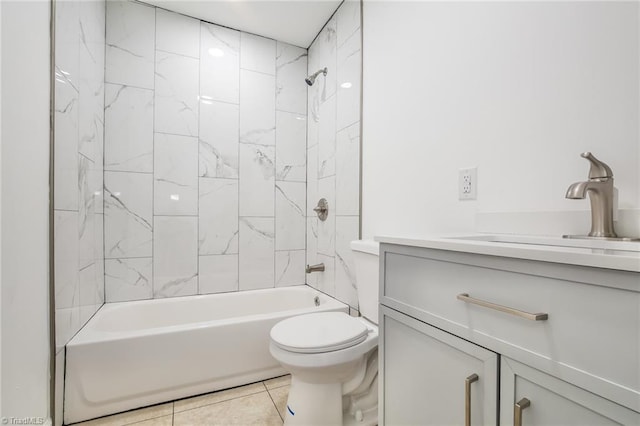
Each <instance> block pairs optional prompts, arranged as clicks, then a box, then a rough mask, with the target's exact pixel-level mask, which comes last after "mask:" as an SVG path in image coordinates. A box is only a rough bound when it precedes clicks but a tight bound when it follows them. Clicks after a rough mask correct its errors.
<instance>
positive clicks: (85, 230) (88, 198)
mask: <svg viewBox="0 0 640 426" xmlns="http://www.w3.org/2000/svg"><path fill="white" fill-rule="evenodd" d="M78 157H79V163H78V188H79V191H80V192H79V197H78V198H79V201H80V202H79V206H78V250H79V258H78V259H79V264H78V267H79V268H80V269H84V268H85V267H86V266H88V265H89V264H92V263H94V261H95V252H94V248H95V226H94V218H95V193H94V191H92V190H91V188H90V186H91V185H90V183H89V182H90V175H89V169H90V168H91V166H92V162H91V161H90V160H89V159H87V158H86V157H85V156H83V155H78Z"/></svg>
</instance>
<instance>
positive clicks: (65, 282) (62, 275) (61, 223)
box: [53, 210, 79, 309]
mask: <svg viewBox="0 0 640 426" xmlns="http://www.w3.org/2000/svg"><path fill="white" fill-rule="evenodd" d="M53 219H54V222H53V226H54V236H55V238H54V253H53V258H54V262H55V301H56V309H63V308H72V307H74V306H78V303H79V300H78V297H79V288H78V270H79V266H78V265H79V262H78V254H79V252H78V241H79V240H78V212H70V211H62V210H55V211H54V216H53Z"/></svg>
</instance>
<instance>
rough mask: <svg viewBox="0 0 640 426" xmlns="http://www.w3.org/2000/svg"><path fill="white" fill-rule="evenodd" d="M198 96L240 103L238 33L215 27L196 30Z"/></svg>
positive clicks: (209, 25) (210, 25) (211, 25)
mask: <svg viewBox="0 0 640 426" xmlns="http://www.w3.org/2000/svg"><path fill="white" fill-rule="evenodd" d="M200 97H201V99H204V100H216V101H224V102H231V103H235V104H237V103H238V102H240V32H239V31H236V30H232V29H229V28H224V27H220V26H218V25H213V24H208V23H206V22H202V23H201V27H200Z"/></svg>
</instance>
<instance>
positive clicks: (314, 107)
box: [307, 50, 322, 146]
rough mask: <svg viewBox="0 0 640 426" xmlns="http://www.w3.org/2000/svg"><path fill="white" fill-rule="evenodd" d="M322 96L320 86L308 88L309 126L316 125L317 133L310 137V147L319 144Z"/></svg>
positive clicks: (315, 85)
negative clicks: (318, 124)
mask: <svg viewBox="0 0 640 426" xmlns="http://www.w3.org/2000/svg"><path fill="white" fill-rule="evenodd" d="M310 51H311V50H310ZM321 95H322V90H321V87H320V84H314V85H313V86H310V87H308V88H307V116H308V118H309V124H310V125H311V124H315V131H314V132H313V133H312V134H310V135H309V142H308V143H307V145H308V146H312V145H315V144H317V143H318V126H317V123H318V122H319V121H320V97H321ZM310 130H311V128H310Z"/></svg>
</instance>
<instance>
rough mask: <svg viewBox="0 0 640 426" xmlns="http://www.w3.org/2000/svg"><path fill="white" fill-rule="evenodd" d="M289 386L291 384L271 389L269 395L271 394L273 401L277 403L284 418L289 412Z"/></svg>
mask: <svg viewBox="0 0 640 426" xmlns="http://www.w3.org/2000/svg"><path fill="white" fill-rule="evenodd" d="M289 388H290V386H281V387H279V388H274V389H269V395H271V399H272V400H273V403H274V404H276V408H277V409H278V413H280V417H282V420H284V417H285V415H286V414H287V398H288V397H289Z"/></svg>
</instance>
